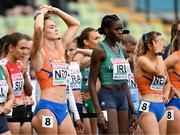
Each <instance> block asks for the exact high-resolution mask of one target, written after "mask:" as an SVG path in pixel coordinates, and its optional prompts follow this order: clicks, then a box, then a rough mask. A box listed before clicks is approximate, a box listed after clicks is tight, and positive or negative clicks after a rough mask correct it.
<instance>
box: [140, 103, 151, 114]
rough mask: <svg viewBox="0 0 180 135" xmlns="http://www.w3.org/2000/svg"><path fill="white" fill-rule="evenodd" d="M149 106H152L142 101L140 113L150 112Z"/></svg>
mask: <svg viewBox="0 0 180 135" xmlns="http://www.w3.org/2000/svg"><path fill="white" fill-rule="evenodd" d="M149 106H150V102H147V101H142V102H141V105H140V107H139V111H141V112H149Z"/></svg>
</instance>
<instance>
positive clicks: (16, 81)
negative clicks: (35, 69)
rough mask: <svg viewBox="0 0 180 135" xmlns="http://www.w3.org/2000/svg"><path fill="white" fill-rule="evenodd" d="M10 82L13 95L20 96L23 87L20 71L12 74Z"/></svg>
mask: <svg viewBox="0 0 180 135" xmlns="http://www.w3.org/2000/svg"><path fill="white" fill-rule="evenodd" d="M11 78H12V84H13V90H14V94H15V96H20V95H21V94H22V91H23V89H24V78H23V75H22V73H18V74H12V75H11Z"/></svg>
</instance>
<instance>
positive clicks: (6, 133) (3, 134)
mask: <svg viewBox="0 0 180 135" xmlns="http://www.w3.org/2000/svg"><path fill="white" fill-rule="evenodd" d="M0 135H11V132H10V131H6V132H4V133H1V134H0Z"/></svg>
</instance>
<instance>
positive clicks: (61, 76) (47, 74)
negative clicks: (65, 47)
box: [35, 47, 68, 90]
mask: <svg viewBox="0 0 180 135" xmlns="http://www.w3.org/2000/svg"><path fill="white" fill-rule="evenodd" d="M43 49H44V51H45V53H46V56H45V60H44V64H43V67H42V69H40V70H39V71H36V72H35V74H36V78H37V80H38V83H39V85H40V88H41V90H44V89H47V88H52V87H57V86H61V85H66V84H67V75H68V73H67V64H66V62H65V59H64V53H63V52H62V51H61V50H59V51H58V54H57V55H55V54H52V53H51V52H50V51H48V49H47V48H45V47H43Z"/></svg>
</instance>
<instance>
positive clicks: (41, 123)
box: [32, 109, 58, 134]
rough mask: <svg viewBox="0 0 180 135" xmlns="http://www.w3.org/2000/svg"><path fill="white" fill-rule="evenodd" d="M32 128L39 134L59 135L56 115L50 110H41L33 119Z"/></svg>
mask: <svg viewBox="0 0 180 135" xmlns="http://www.w3.org/2000/svg"><path fill="white" fill-rule="evenodd" d="M32 126H33V128H34V129H35V130H36V132H37V133H38V134H57V133H58V123H57V120H56V117H55V115H54V114H53V112H51V111H50V110H48V109H41V110H40V111H39V112H37V114H36V115H35V116H34V117H33V119H32Z"/></svg>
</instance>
